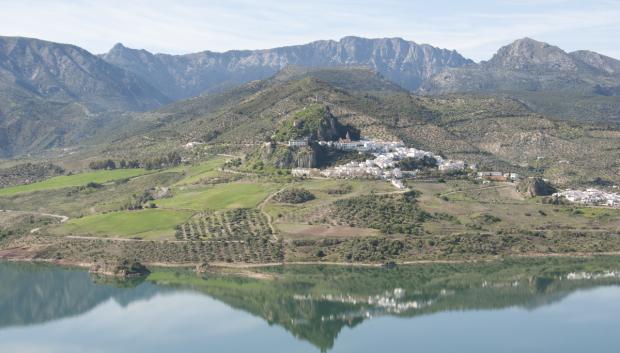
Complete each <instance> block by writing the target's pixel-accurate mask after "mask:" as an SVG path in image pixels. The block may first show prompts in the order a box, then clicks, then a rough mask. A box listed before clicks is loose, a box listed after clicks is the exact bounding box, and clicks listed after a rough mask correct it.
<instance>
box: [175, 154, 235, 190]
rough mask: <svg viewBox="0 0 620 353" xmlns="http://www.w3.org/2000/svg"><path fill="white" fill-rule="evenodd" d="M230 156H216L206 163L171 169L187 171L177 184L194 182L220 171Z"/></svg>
mask: <svg viewBox="0 0 620 353" xmlns="http://www.w3.org/2000/svg"><path fill="white" fill-rule="evenodd" d="M227 159H229V157H221V156H218V157H215V158H213V159H211V160H208V161H206V162H204V163H200V164H198V165H192V166H180V167H176V168H173V169H170V170H169V171H180V172H184V173H185V177H184V178H183V179H182V180H180V181H179V182H178V183H176V184H175V185H188V184H194V183H196V182H198V181H200V180H201V179H203V178H208V177H213V176H216V175H217V174H218V173H219V170H218V169H219V168H220V167H221V166H222V164H224V162H225V161H226V160H227Z"/></svg>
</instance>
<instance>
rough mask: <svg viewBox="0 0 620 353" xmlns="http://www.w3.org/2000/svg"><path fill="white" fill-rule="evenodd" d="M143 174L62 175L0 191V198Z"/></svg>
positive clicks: (125, 171)
mask: <svg viewBox="0 0 620 353" xmlns="http://www.w3.org/2000/svg"><path fill="white" fill-rule="evenodd" d="M145 172H146V171H145V170H144V169H115V170H100V171H96V172H87V173H81V174H75V175H62V176H58V177H54V178H50V179H47V180H44V181H41V182H38V183H32V184H27V185H19V186H13V187H10V188H4V189H0V196H8V195H14V194H19V193H24V192H33V191H40V190H50V189H61V188H66V187H70V186H81V185H86V184H88V183H90V182H94V183H105V182H107V181H112V180H117V179H125V178H131V177H135V176H138V175H141V174H144V173H145Z"/></svg>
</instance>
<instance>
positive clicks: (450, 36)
mask: <svg viewBox="0 0 620 353" xmlns="http://www.w3.org/2000/svg"><path fill="white" fill-rule="evenodd" d="M0 35H3V36H24V37H34V38H40V39H45V40H50V41H54V42H61V43H70V44H75V45H78V46H80V47H83V48H85V49H87V50H89V51H90V52H92V53H96V54H98V53H103V52H107V51H108V50H109V49H110V48H111V47H112V46H113V45H114V44H116V43H118V42H121V43H123V44H124V45H125V46H127V47H131V48H138V49H146V50H149V51H151V52H160V53H170V54H185V53H191V52H198V51H203V50H211V51H226V50H231V49H264V48H273V47H279V46H286V45H295V44H304V43H308V42H311V41H314V40H320V39H335V40H337V39H340V38H342V37H344V36H348V35H355V36H361V37H369V38H383V37H401V38H404V39H407V40H412V41H414V42H417V43H427V44H431V45H433V46H437V47H440V48H447V49H456V50H457V51H459V52H460V53H461V54H463V55H464V56H466V57H468V58H471V59H474V60H476V61H479V60H487V59H489V58H490V57H491V56H492V55H493V53H494V52H495V51H497V49H498V48H499V47H501V46H503V45H506V44H508V43H510V42H512V41H514V40H515V39H518V38H522V37H531V38H534V39H537V40H540V41H544V42H548V43H550V44H554V45H557V46H559V47H561V48H562V49H564V50H566V51H573V50H578V49H588V50H593V51H597V52H599V53H602V54H605V55H609V56H612V57H615V58H620V0H424V1H419V0H410V1H396V0H381V1H371V0H357V1H356V0H306V1H301V0H300V1H293V0H290V1H284V0H280V1H278V0H203V1H199V0H174V1H173V0H122V1H118V0H0Z"/></svg>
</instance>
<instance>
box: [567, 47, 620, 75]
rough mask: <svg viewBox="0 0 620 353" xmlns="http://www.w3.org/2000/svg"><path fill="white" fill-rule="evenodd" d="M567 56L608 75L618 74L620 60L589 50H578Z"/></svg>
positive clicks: (619, 71) (619, 72)
mask: <svg viewBox="0 0 620 353" xmlns="http://www.w3.org/2000/svg"><path fill="white" fill-rule="evenodd" d="M569 55H570V56H571V57H573V58H575V59H577V60H580V61H582V62H584V63H586V64H588V65H590V66H592V67H594V68H595V69H598V70H602V71H605V72H606V73H608V74H620V60H617V59H614V58H611V57H609V56H605V55H602V54H599V53H596V52H593V51H590V50H578V51H574V52H571V53H570V54H569Z"/></svg>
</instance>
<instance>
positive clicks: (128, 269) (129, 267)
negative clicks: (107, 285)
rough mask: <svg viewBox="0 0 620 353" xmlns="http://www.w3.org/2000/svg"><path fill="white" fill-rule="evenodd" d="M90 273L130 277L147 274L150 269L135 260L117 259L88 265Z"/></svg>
mask: <svg viewBox="0 0 620 353" xmlns="http://www.w3.org/2000/svg"><path fill="white" fill-rule="evenodd" d="M90 273H91V274H96V275H104V276H112V277H121V278H130V277H142V276H147V275H148V274H149V273H150V271H149V270H148V269H147V268H146V267H145V266H144V265H142V264H141V263H139V262H137V261H131V260H119V261H112V262H101V263H96V264H94V265H92V266H91V267H90Z"/></svg>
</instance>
